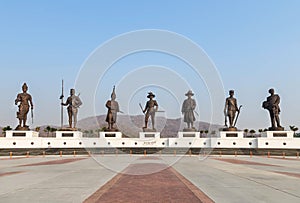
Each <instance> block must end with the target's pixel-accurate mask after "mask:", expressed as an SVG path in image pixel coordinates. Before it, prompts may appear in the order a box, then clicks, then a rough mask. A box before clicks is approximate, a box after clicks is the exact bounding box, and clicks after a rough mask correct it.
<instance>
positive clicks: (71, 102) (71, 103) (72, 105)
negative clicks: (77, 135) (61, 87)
mask: <svg viewBox="0 0 300 203" xmlns="http://www.w3.org/2000/svg"><path fill="white" fill-rule="evenodd" d="M61 105H63V106H68V108H67V109H68V116H69V128H71V129H76V124H77V113H78V108H79V107H80V106H81V105H82V102H81V100H80V98H79V96H76V95H75V89H71V90H70V96H69V97H68V99H67V101H66V103H61ZM72 122H73V128H72Z"/></svg>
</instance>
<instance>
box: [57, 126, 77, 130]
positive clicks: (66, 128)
mask: <svg viewBox="0 0 300 203" xmlns="http://www.w3.org/2000/svg"><path fill="white" fill-rule="evenodd" d="M57 131H77V128H69V127H67V128H61V129H58V130H57Z"/></svg>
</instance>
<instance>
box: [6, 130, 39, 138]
mask: <svg viewBox="0 0 300 203" xmlns="http://www.w3.org/2000/svg"><path fill="white" fill-rule="evenodd" d="M5 134H6V137H7V138H33V137H38V136H39V133H38V132H36V131H21V130H9V131H6V132H5Z"/></svg>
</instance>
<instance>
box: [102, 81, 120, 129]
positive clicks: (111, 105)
mask: <svg viewBox="0 0 300 203" xmlns="http://www.w3.org/2000/svg"><path fill="white" fill-rule="evenodd" d="M116 97H117V96H116V93H115V86H114V88H113V92H112V93H111V100H108V101H107V102H106V104H105V106H106V108H107V109H108V110H107V115H106V122H107V123H108V131H117V129H115V128H114V124H115V123H116V122H117V113H118V112H120V110H119V104H118V102H117V101H115V100H116Z"/></svg>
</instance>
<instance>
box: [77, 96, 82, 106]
mask: <svg viewBox="0 0 300 203" xmlns="http://www.w3.org/2000/svg"><path fill="white" fill-rule="evenodd" d="M77 99H78V107H79V106H81V105H82V101H81V99H80V98H79V97H77Z"/></svg>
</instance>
